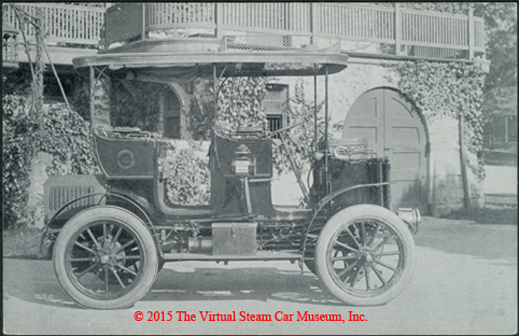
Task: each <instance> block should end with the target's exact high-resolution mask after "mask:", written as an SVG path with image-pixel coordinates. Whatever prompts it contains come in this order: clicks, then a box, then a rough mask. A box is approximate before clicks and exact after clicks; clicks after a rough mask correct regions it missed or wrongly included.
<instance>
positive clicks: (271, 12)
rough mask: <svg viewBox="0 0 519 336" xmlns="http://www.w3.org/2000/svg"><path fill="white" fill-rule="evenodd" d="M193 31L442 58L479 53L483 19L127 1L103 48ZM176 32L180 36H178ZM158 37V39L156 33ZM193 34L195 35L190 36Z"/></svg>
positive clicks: (359, 8) (346, 6)
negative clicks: (326, 41) (355, 44)
mask: <svg viewBox="0 0 519 336" xmlns="http://www.w3.org/2000/svg"><path fill="white" fill-rule="evenodd" d="M193 28H197V31H198V33H197V35H196V36H207V34H205V35H204V34H200V31H201V30H203V29H205V30H208V31H212V34H213V35H212V36H215V37H221V36H222V35H223V34H225V35H227V34H228V33H229V32H234V33H236V32H255V33H263V34H274V35H275V34H277V35H285V36H286V35H291V36H309V37H311V39H310V40H312V41H313V40H315V39H319V38H337V37H338V38H341V39H342V40H343V41H363V42H374V43H384V44H387V45H393V46H394V47H393V48H394V53H395V54H397V55H401V54H414V55H416V56H424V57H425V56H429V57H431V56H433V57H446V58H469V59H472V58H473V57H474V56H475V54H484V52H485V38H484V21H483V19H482V18H478V17H474V16H473V15H472V13H471V12H470V13H469V14H468V15H453V14H442V13H436V12H426V11H416V10H410V9H404V8H400V6H395V7H386V6H377V5H364V4H353V3H272V2H268V3H224V2H221V3H145V4H143V3H130V4H116V5H115V6H113V7H111V8H109V9H108V10H107V13H106V41H105V42H106V45H107V46H110V45H112V44H114V43H121V42H128V41H134V40H143V39H150V38H153V36H154V33H155V32H158V31H162V32H164V31H167V32H168V34H167V36H184V37H187V36H189V35H186V33H182V32H183V31H184V32H185V31H186V30H189V29H193ZM179 32H180V33H179ZM160 36H162V37H163V36H164V35H160ZM193 36H195V35H194V34H193Z"/></svg>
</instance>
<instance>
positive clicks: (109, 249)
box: [54, 206, 158, 309]
mask: <svg viewBox="0 0 519 336" xmlns="http://www.w3.org/2000/svg"><path fill="white" fill-rule="evenodd" d="M157 268H158V256H157V250H156V248H155V243H154V241H153V237H152V236H151V234H150V232H149V231H148V229H147V228H146V226H145V224H144V223H143V222H142V221H141V220H140V219H139V218H138V217H137V216H135V215H134V214H132V213H131V212H128V211H126V210H123V209H120V208H115V207H110V206H99V207H93V208H90V209H87V210H85V211H83V212H81V213H79V214H77V215H76V216H74V217H72V218H71V219H70V220H69V221H68V222H67V224H65V226H64V227H63V229H62V230H61V232H60V233H59V235H58V238H57V240H56V245H55V250H54V269H55V271H56V276H57V278H58V281H59V283H60V285H61V286H62V288H63V289H64V291H65V292H66V293H67V294H68V295H69V296H70V297H71V298H72V299H73V300H74V301H75V302H77V303H78V304H79V305H81V306H84V307H88V308H96V309H118V308H126V307H130V306H132V305H133V304H135V302H137V301H138V300H140V299H141V298H142V297H143V296H144V295H146V293H147V292H148V291H149V290H150V288H151V286H152V285H153V282H154V280H155V276H156V274H157Z"/></svg>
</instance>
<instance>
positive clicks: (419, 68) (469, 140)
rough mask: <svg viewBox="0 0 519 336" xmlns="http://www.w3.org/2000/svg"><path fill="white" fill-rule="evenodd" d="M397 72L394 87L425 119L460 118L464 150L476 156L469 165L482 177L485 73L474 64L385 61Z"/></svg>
mask: <svg viewBox="0 0 519 336" xmlns="http://www.w3.org/2000/svg"><path fill="white" fill-rule="evenodd" d="M388 67H391V68H392V69H393V70H394V71H395V72H396V73H397V74H398V76H399V78H400V79H399V82H398V88H399V89H400V91H401V92H402V94H403V95H404V96H406V97H407V98H408V99H409V100H411V101H412V102H414V103H415V105H416V107H417V108H418V109H419V110H420V111H421V112H422V114H423V115H424V116H425V118H426V119H428V120H431V119H434V118H437V117H438V116H450V117H453V118H460V117H461V118H463V119H464V125H465V128H464V134H463V135H464V139H465V144H466V147H467V150H468V151H469V152H471V153H474V154H476V155H477V156H478V163H477V165H470V167H471V169H472V170H473V171H474V172H475V173H476V176H478V177H479V178H480V179H482V178H483V177H484V168H483V164H484V162H483V157H482V155H481V150H482V146H483V125H484V124H485V118H484V115H483V113H482V109H481V106H482V104H483V85H484V78H485V73H484V72H483V70H481V69H480V68H479V66H477V65H474V64H464V63H457V62H453V63H436V62H424V61H421V62H411V61H410V62H402V63H398V64H391V65H388Z"/></svg>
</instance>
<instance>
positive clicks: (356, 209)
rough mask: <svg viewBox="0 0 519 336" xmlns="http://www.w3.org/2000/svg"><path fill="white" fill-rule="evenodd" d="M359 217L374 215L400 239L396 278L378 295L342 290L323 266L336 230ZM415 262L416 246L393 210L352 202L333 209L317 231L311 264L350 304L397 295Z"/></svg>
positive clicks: (379, 302) (370, 302)
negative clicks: (401, 257)
mask: <svg viewBox="0 0 519 336" xmlns="http://www.w3.org/2000/svg"><path fill="white" fill-rule="evenodd" d="M359 219H376V220H378V221H381V222H383V223H384V224H386V225H388V226H389V227H391V228H392V229H393V231H394V232H395V233H396V235H397V236H398V237H399V238H400V240H401V241H402V243H403V250H404V257H405V260H404V265H403V272H402V274H401V276H400V279H397V282H396V283H394V284H392V286H391V287H390V288H389V289H388V290H387V291H385V292H383V293H382V294H380V295H378V296H367V297H366V296H358V295H353V294H351V293H347V292H345V291H343V290H342V289H341V288H340V287H339V286H338V285H337V284H336V283H335V282H334V281H333V279H332V277H331V276H330V274H329V272H328V269H327V262H326V256H327V250H328V245H329V243H330V240H331V239H332V238H333V236H334V234H335V233H336V232H337V231H338V230H341V231H342V229H343V228H344V226H346V225H348V224H349V223H351V222H354V221H357V220H359ZM415 263H416V248H415V244H414V240H413V236H412V235H411V233H410V232H409V229H408V228H407V226H406V224H405V223H404V222H403V221H402V220H401V219H400V218H399V217H398V216H397V215H396V214H394V213H393V212H391V211H389V210H387V209H385V208H382V207H380V206H377V205H370V204H361V205H355V206H351V207H348V208H346V209H344V210H341V211H339V212H338V213H336V214H335V215H334V216H332V218H330V219H329V220H328V222H327V223H326V225H325V227H324V228H323V230H322V231H321V233H320V235H319V238H318V240H317V244H316V248H315V266H316V271H317V275H318V276H319V279H320V281H321V283H322V284H323V285H324V287H325V288H326V289H327V290H328V291H329V292H330V293H331V294H332V295H333V296H335V297H336V298H337V299H339V300H340V301H342V302H343V303H345V304H347V305H352V306H378V305H383V304H386V303H387V302H389V301H391V300H392V299H394V298H395V297H397V296H398V295H399V294H400V293H401V292H402V291H403V290H404V289H405V287H406V286H407V284H408V283H409V281H410V280H411V277H412V274H413V270H414V267H415Z"/></svg>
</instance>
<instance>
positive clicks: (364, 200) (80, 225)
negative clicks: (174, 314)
mask: <svg viewBox="0 0 519 336" xmlns="http://www.w3.org/2000/svg"><path fill="white" fill-rule="evenodd" d="M347 60H348V56H347V55H345V54H341V53H333V52H317V51H316V52H305V53H302V52H294V51H276V52H254V53H243V52H221V53H215V52H206V53H204V52H197V53H194V52H177V53H146V54H139V53H127V54H122V53H121V54H100V55H96V56H89V57H81V58H77V59H75V60H74V65H75V67H76V69H77V70H78V71H84V72H85V73H87V74H88V75H89V76H90V81H91V84H90V85H91V99H92V102H91V122H92V137H93V143H94V145H95V146H94V147H95V156H96V158H97V160H98V163H99V165H100V167H101V169H102V173H103V174H102V175H96V176H93V175H92V176H64V177H63V176H61V177H54V178H51V179H50V180H49V182H48V183H47V185H46V194H45V202H46V210H47V215H48V216H49V220H48V222H47V224H46V226H45V229H44V235H43V238H42V250H43V251H44V252H48V253H46V254H47V255H49V256H51V255H52V257H53V259H54V267H55V272H56V276H57V279H58V281H59V283H60V285H61V286H62V288H63V289H64V291H65V292H66V293H67V294H68V295H69V296H70V298H71V299H73V300H74V301H75V302H77V303H78V304H79V305H81V306H84V307H89V308H96V309H118V308H125V307H130V306H132V305H133V304H134V303H135V302H137V301H138V300H140V299H141V298H142V297H143V296H144V295H145V294H146V293H147V292H148V291H149V290H150V288H151V286H152V284H153V282H154V280H155V277H156V275H157V272H158V271H160V269H161V268H162V266H163V265H164V263H165V262H187V261H189V262H196V261H215V262H230V261H233V262H234V261H241V262H253V261H265V260H287V261H291V262H299V264H300V267H301V269H303V265H304V264H306V266H307V267H308V269H310V271H312V272H313V273H315V274H316V275H317V276H318V277H319V279H320V280H321V282H322V284H323V287H324V288H325V289H327V290H328V291H329V292H331V293H332V294H333V295H334V296H335V297H336V298H338V299H339V300H341V301H342V302H344V303H345V304H348V305H380V304H384V303H386V302H388V301H390V300H391V299H393V298H395V297H396V296H397V295H398V294H399V293H401V292H402V290H403V289H404V288H405V287H406V285H407V284H408V282H409V280H410V278H411V276H412V273H413V268H414V265H415V245H414V241H413V237H412V234H411V231H413V230H415V229H416V227H417V225H418V222H419V220H420V214H419V212H418V211H417V210H413V209H395V212H392V211H390V210H389V209H388V208H389V207H390V206H389V204H390V190H391V181H390V176H391V172H390V166H391V162H388V160H387V158H384V157H376V155H374V154H373V152H371V151H370V150H369V146H368V145H367V144H366V143H365V142H363V141H362V139H359V141H357V142H356V141H352V140H351V139H349V140H340V139H339V140H333V141H332V140H330V139H328V125H327V124H326V126H325V133H324V134H325V135H324V137H323V138H316V139H315V143H316V144H317V143H318V144H319V145H318V146H316V147H315V153H314V155H313V156H312V157H313V162H312V173H311V177H312V178H311V180H312V182H311V186H310V187H309V188H308V187H307V186H306V185H305V183H304V181H303V178H302V177H301V176H300V174H299V173H298V169H294V172H295V173H296V175H297V176H296V177H297V181H298V186H295V187H299V188H301V191H302V194H303V197H304V204H305V205H306V207H305V208H301V207H293V208H291V207H283V208H279V207H276V206H274V205H273V204H272V200H271V199H272V198H271V182H272V179H273V168H272V167H273V162H272V161H273V156H272V143H273V137H276V138H277V139H278V140H276V141H282V142H283V141H284V135H285V132H288V131H289V130H290V129H291V128H292V127H297V126H298V125H291V126H288V127H286V128H283V129H280V130H278V131H276V132H274V133H269V132H265V131H263V130H262V129H255V128H245V129H239V130H237V131H235V132H233V133H231V134H223V133H222V132H219V131H218V129H217V128H216V127H215V129H214V131H213V132H212V138H211V146H210V150H209V156H210V158H209V162H210V164H209V165H210V170H211V203H210V206H184V207H181V206H178V205H176V204H173V203H171V202H170V201H169V200H168V197H167V193H166V181H167V177H168V176H167V172H165V171H164V170H163V169H162V168H161V167H160V165H159V164H158V161H159V157H160V155H161V141H160V139H157V138H156V137H154V136H152V135H151V134H150V133H148V132H144V131H141V130H139V129H133V128H120V127H119V128H117V127H111V126H110V125H108V124H107V123H103V120H102V119H103V116H106V113H107V110H108V109H109V103H107V102H106V95H104V96H103V94H102V91H103V86H104V85H105V81H106V80H109V79H110V78H111V77H114V76H121V74H123V75H124V74H125V73H128V72H130V71H131V73H132V76H133V78H135V79H136V80H138V79H139V78H144V77H146V78H147V80H150V78H156V80H157V81H170V82H174V81H175V80H179V81H180V80H181V78H182V79H183V80H185V78H188V77H196V76H205V77H209V78H210V77H213V80H214V92H218V82H219V81H222V80H223V79H224V78H226V77H232V76H325V78H326V82H325V83H326V85H325V88H324V89H325V90H326V101H325V111H326V116H325V121H326V122H327V121H328V116H327V113H328V92H327V89H328V88H327V83H328V75H329V74H333V73H336V72H339V71H342V70H343V69H344V68H346V65H347ZM287 62H290V63H292V64H295V65H294V66H287ZM306 65H309V66H306ZM314 90H317V88H314ZM217 101H218V100H217V99H216V97H215V101H214V102H215V104H217ZM215 110H216V109H215ZM105 119H106V118H105ZM105 121H106V120H105ZM316 136H317V132H316ZM283 144H284V142H283ZM283 146H284V145H283ZM284 148H285V149H287V151H286V152H285V154H286V155H287V156H289V159H290V162H293V158H292V157H291V156H292V153H291V152H290V150H288V148H287V147H286V146H285V147H284ZM359 181H360V183H359Z"/></svg>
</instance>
